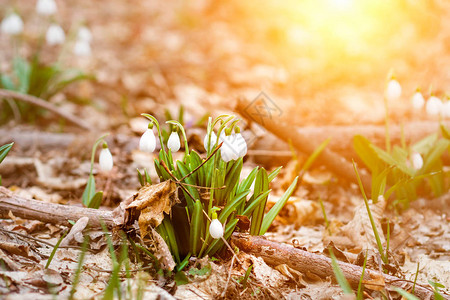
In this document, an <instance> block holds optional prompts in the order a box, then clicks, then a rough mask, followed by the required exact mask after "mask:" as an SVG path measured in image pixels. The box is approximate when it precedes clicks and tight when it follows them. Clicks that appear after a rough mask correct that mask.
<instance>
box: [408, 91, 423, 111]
mask: <svg viewBox="0 0 450 300" xmlns="http://www.w3.org/2000/svg"><path fill="white" fill-rule="evenodd" d="M411 103H412V106H413V108H414V109H422V107H423V106H424V105H425V99H424V98H423V96H422V93H421V92H419V91H417V92H415V93H414V95H413V96H412V98H411Z"/></svg>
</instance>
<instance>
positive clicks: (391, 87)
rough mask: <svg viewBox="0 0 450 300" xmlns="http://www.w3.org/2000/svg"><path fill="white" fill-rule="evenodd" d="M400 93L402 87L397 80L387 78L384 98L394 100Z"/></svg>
mask: <svg viewBox="0 0 450 300" xmlns="http://www.w3.org/2000/svg"><path fill="white" fill-rule="evenodd" d="M401 95H402V87H401V85H400V83H398V81H397V80H395V79H391V80H389V82H388V84H387V87H386V98H387V100H388V101H395V100H398V99H399V98H400V96H401Z"/></svg>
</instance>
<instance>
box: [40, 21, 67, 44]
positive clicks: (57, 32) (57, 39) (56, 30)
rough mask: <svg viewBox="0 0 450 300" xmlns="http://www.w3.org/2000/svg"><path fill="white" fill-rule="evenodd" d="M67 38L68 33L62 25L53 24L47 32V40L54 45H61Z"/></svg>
mask: <svg viewBox="0 0 450 300" xmlns="http://www.w3.org/2000/svg"><path fill="white" fill-rule="evenodd" d="M65 39H66V35H65V34H64V30H63V29H62V28H61V26H59V25H57V24H52V25H50V27H48V29H47V33H46V34H45V40H46V41H47V44H49V45H50V46H53V45H61V44H63V43H64V41H65Z"/></svg>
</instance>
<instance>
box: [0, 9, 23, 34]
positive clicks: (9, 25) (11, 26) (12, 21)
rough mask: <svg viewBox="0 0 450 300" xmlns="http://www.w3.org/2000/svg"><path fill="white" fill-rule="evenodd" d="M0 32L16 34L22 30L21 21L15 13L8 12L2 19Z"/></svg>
mask: <svg viewBox="0 0 450 300" xmlns="http://www.w3.org/2000/svg"><path fill="white" fill-rule="evenodd" d="M1 27H2V32H3V33H5V34H9V35H17V34H19V33H21V32H22V31H23V21H22V19H21V18H20V17H19V15H17V14H14V13H13V14H10V15H9V16H7V17H6V18H4V19H3V21H2V25H1Z"/></svg>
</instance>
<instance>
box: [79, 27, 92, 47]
mask: <svg viewBox="0 0 450 300" xmlns="http://www.w3.org/2000/svg"><path fill="white" fill-rule="evenodd" d="M77 39H78V40H82V41H85V42H88V43H90V42H91V41H92V33H91V31H90V30H89V28H87V27H86V26H83V27H81V28H80V29H78V36H77Z"/></svg>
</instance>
